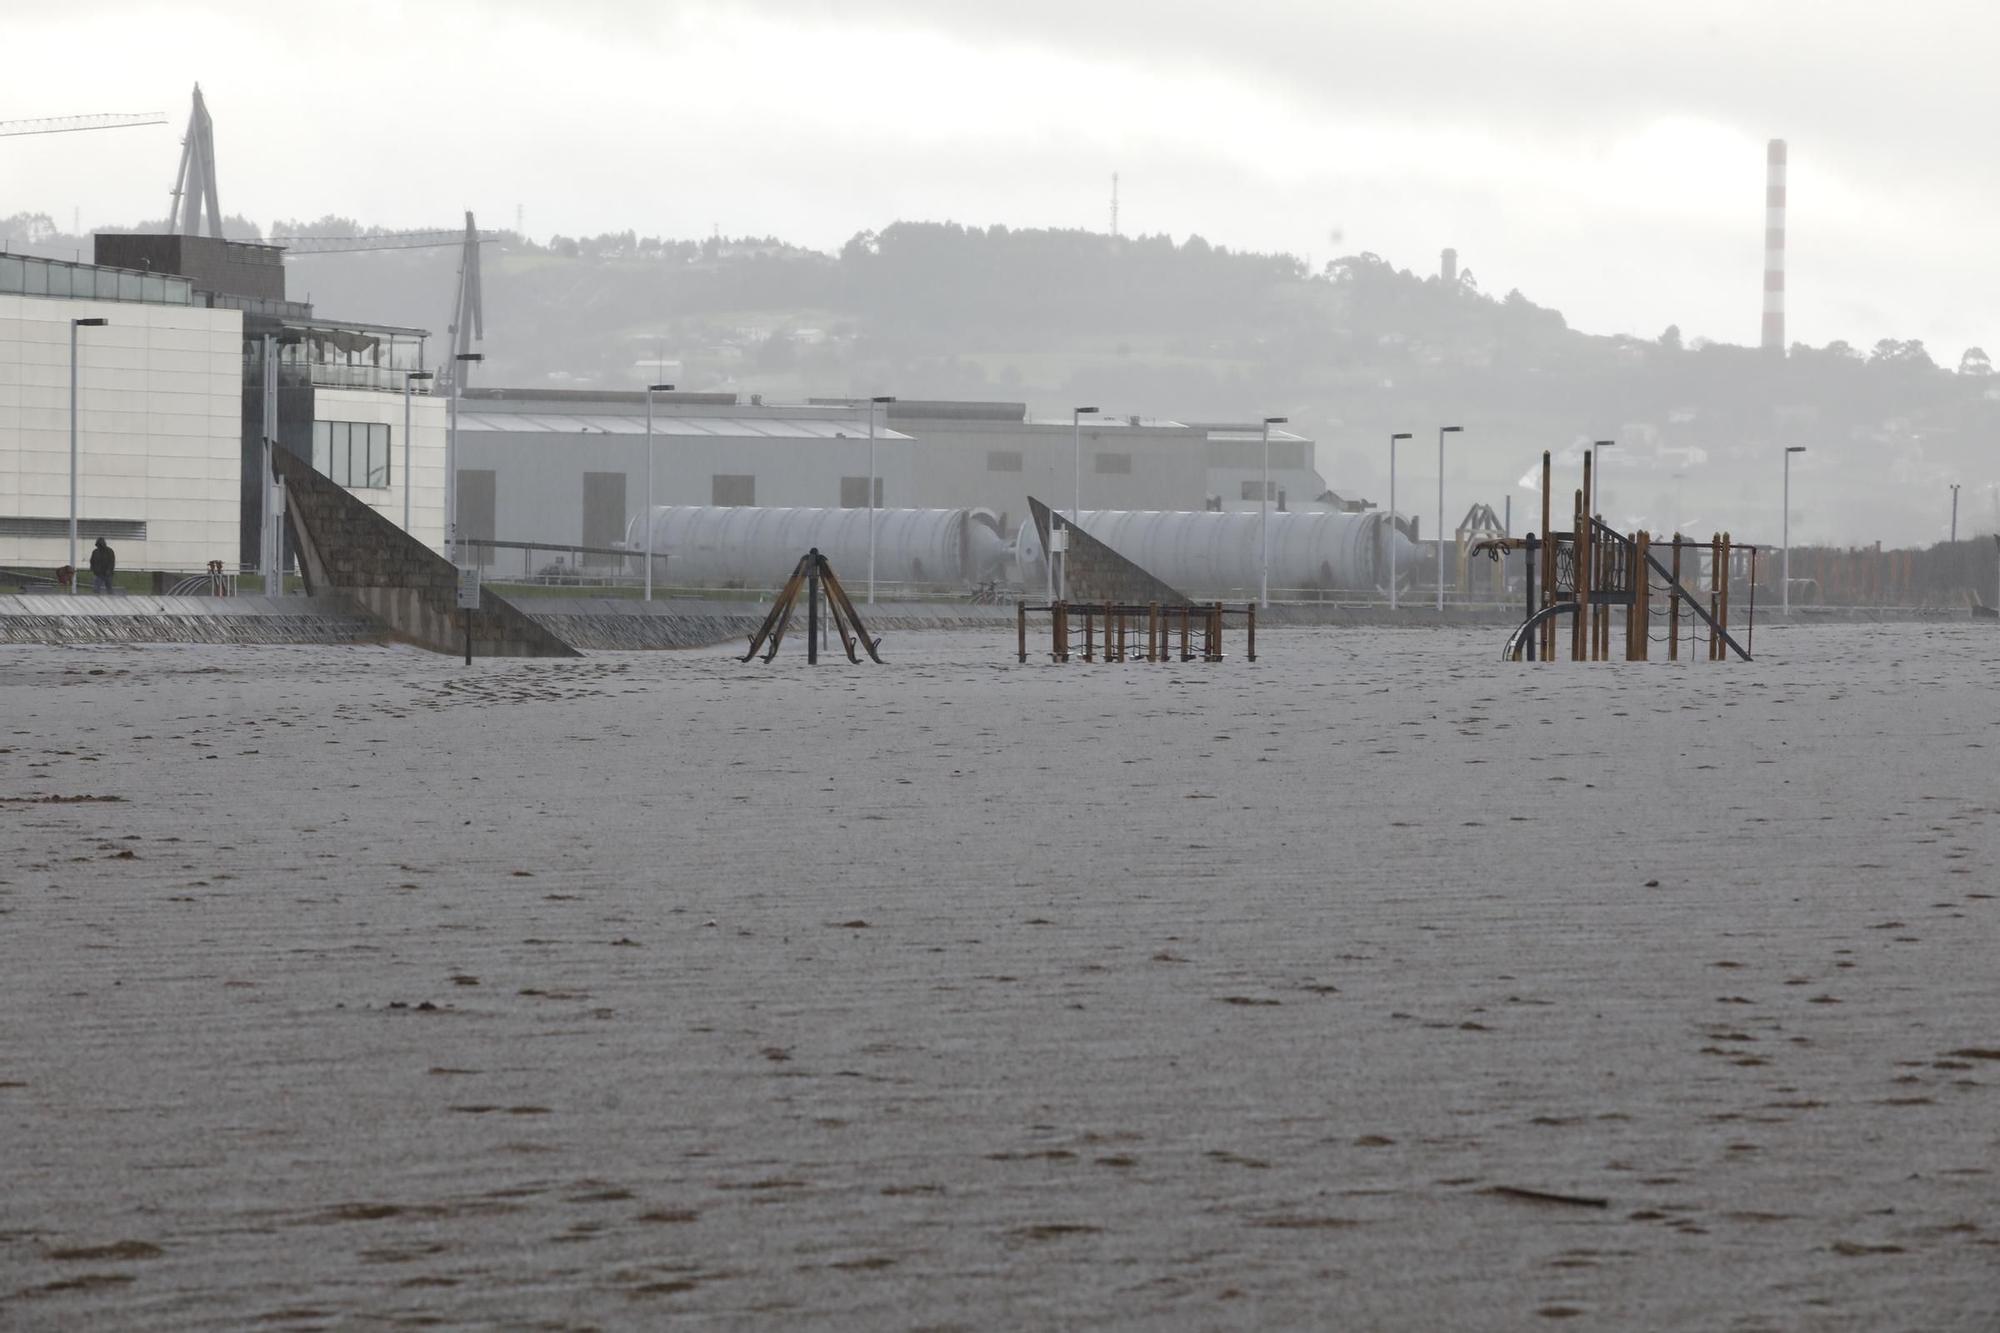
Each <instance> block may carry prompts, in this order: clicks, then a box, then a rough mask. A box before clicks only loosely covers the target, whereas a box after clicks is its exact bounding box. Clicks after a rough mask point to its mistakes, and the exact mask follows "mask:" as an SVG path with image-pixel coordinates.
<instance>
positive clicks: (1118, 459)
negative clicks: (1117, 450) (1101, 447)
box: [1092, 454, 1132, 476]
mask: <svg viewBox="0 0 2000 1333" xmlns="http://www.w3.org/2000/svg"><path fill="white" fill-rule="evenodd" d="M1092 457H1094V458H1095V459H1096V460H1097V464H1096V466H1097V472H1098V475H1099V476H1109V475H1111V474H1113V473H1116V474H1118V475H1120V476H1124V475H1126V474H1129V473H1130V472H1131V471H1132V455H1130V454H1094V455H1092Z"/></svg>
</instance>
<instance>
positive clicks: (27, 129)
mask: <svg viewBox="0 0 2000 1333" xmlns="http://www.w3.org/2000/svg"><path fill="white" fill-rule="evenodd" d="M166 123H167V115H166V113H165V112H164V111H141V112H137V113H133V114H125V113H116V112H114V113H107V114H103V115H95V116H47V117H44V118H43V119H41V120H0V138H5V137H7V136H8V135H14V134H67V133H69V132H70V131H72V130H123V129H130V128H132V127H134V126H137V125H164V124H166Z"/></svg>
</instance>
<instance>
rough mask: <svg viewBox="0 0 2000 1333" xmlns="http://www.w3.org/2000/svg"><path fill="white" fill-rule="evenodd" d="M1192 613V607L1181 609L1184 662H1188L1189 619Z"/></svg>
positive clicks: (1182, 655)
mask: <svg viewBox="0 0 2000 1333" xmlns="http://www.w3.org/2000/svg"><path fill="white" fill-rule="evenodd" d="M1192 613H1193V608H1192V607H1186V606H1184V607H1182V608H1181V661H1183V662H1185V661H1187V660H1188V618H1189V616H1190V615H1191V614H1192Z"/></svg>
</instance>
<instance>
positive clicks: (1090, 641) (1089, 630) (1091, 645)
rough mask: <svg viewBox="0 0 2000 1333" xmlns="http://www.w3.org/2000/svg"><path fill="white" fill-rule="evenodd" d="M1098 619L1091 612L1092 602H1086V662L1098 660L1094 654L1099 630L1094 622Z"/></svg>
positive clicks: (1084, 656) (1084, 642)
mask: <svg viewBox="0 0 2000 1333" xmlns="http://www.w3.org/2000/svg"><path fill="white" fill-rule="evenodd" d="M1096 619H1097V617H1096V616H1095V615H1093V614H1092V613H1091V609H1090V604H1089V603H1087V602H1086V603H1085V604H1084V608H1083V660H1084V661H1086V662H1095V661H1096V660H1097V659H1096V658H1095V657H1094V656H1092V653H1093V652H1095V651H1096V644H1097V631H1096V628H1095V625H1094V623H1093V622H1095V621H1096Z"/></svg>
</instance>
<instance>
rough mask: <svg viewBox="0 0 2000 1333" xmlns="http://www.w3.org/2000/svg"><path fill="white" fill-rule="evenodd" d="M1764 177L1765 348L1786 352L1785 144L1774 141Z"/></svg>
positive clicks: (1766, 159)
mask: <svg viewBox="0 0 2000 1333" xmlns="http://www.w3.org/2000/svg"><path fill="white" fill-rule="evenodd" d="M1764 161H1765V177H1764V348H1765V350H1766V351H1774V352H1783V351H1784V350H1785V141H1784V140H1783V139H1773V140H1771V143H1770V146H1769V148H1768V149H1767V151H1766V155H1765V159H1764Z"/></svg>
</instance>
